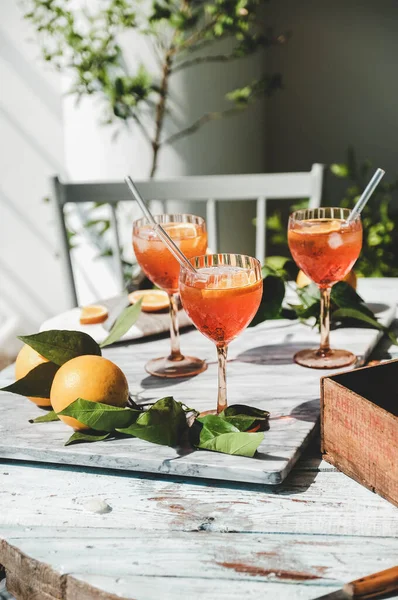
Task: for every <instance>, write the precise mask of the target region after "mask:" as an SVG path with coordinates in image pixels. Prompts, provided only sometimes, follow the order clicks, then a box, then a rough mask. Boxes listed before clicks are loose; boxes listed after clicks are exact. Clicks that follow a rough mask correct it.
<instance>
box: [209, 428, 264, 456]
mask: <svg viewBox="0 0 398 600" xmlns="http://www.w3.org/2000/svg"><path fill="white" fill-rule="evenodd" d="M263 439H264V434H263V433H262V432H259V433H246V432H242V431H238V432H237V433H235V432H234V433H223V434H221V435H217V436H215V437H213V438H211V439H208V440H206V441H204V442H203V443H202V442H201V443H200V445H199V446H198V448H201V449H202V450H212V451H213V452H222V453H223V454H237V455H239V456H248V457H250V458H252V457H253V456H254V454H255V453H256V451H257V448H258V447H259V445H260V444H261V442H262V441H263Z"/></svg>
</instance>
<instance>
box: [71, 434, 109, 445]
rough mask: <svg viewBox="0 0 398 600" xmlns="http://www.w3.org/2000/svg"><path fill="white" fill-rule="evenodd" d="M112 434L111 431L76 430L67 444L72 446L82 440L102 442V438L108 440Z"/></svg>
mask: <svg viewBox="0 0 398 600" xmlns="http://www.w3.org/2000/svg"><path fill="white" fill-rule="evenodd" d="M110 435H111V434H110V433H101V434H100V433H91V432H87V431H75V433H73V434H72V435H71V436H70V438H69V439H68V441H67V442H65V446H70V445H71V444H80V443H82V442H101V441H102V440H106V439H107V438H108V437H109V436H110Z"/></svg>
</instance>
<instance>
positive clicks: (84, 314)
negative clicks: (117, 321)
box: [80, 304, 108, 325]
mask: <svg viewBox="0 0 398 600" xmlns="http://www.w3.org/2000/svg"><path fill="white" fill-rule="evenodd" d="M107 318H108V309H107V308H106V307H105V306H102V305H101V304H95V305H92V306H83V307H82V309H81V313H80V324H81V325H94V323H102V322H103V321H105V320H106V319H107Z"/></svg>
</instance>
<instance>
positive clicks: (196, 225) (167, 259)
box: [133, 215, 207, 294]
mask: <svg viewBox="0 0 398 600" xmlns="http://www.w3.org/2000/svg"><path fill="white" fill-rule="evenodd" d="M167 216H170V217H173V215H167ZM174 216H177V215H174ZM179 216H181V217H183V216H184V215H179ZM187 216H188V215H187ZM190 216H191V215H190ZM155 218H156V217H155ZM196 219H197V222H183V221H182V222H178V221H170V222H165V223H162V227H163V229H164V230H165V231H166V232H167V233H168V234H169V236H170V237H171V238H172V239H173V240H174V242H175V243H176V244H177V246H178V247H179V248H180V250H181V251H182V253H183V254H185V256H186V257H187V258H192V257H193V256H200V255H201V254H205V253H206V250H207V232H206V227H205V223H204V221H203V219H201V218H200V217H197V218H196ZM141 222H145V220H144V219H140V221H138V222H137V221H136V224H135V227H134V233H133V247H134V252H135V256H136V258H137V261H138V263H139V264H140V266H141V268H142V270H143V271H144V273H145V275H146V276H147V277H148V278H149V279H150V280H151V281H152V282H153V283H154V284H155V285H157V286H158V287H160V288H162V289H163V290H165V291H166V292H168V293H169V294H175V293H177V292H178V278H179V275H180V265H179V263H178V262H177V260H176V259H175V258H174V256H173V255H172V254H171V252H170V250H169V249H168V248H167V246H165V244H164V242H163V241H162V240H161V239H159V237H158V236H157V235H156V233H155V232H154V231H153V229H152V228H151V226H150V225H147V224H144V223H142V224H141Z"/></svg>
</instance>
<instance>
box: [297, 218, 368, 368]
mask: <svg viewBox="0 0 398 600" xmlns="http://www.w3.org/2000/svg"><path fill="white" fill-rule="evenodd" d="M350 214H351V211H350V210H349V209H348V208H328V207H325V208H312V209H307V210H298V211H296V212H294V213H293V214H292V215H291V216H290V218H289V225H288V242H289V248H290V252H291V253H292V256H293V258H294V260H295V262H296V264H297V265H298V267H300V269H301V270H302V271H304V273H305V274H306V275H307V276H308V277H309V278H310V279H312V281H313V282H314V283H316V284H317V286H318V287H319V289H320V293H321V318H320V323H321V344H320V347H319V348H318V349H317V350H310V349H309V350H301V351H300V352H297V354H295V356H294V360H295V362H296V363H298V364H299V365H302V366H304V367H310V368H313V369H333V368H339V367H345V366H347V365H350V364H352V363H353V362H354V361H355V360H356V356H355V354H353V353H352V352H349V351H348V350H332V349H331V348H330V343H329V330H330V293H331V289H332V286H333V285H334V284H335V283H337V282H338V281H341V280H342V279H343V278H344V277H345V276H346V275H347V273H349V271H350V270H351V269H352V267H353V266H354V264H355V261H356V260H357V258H358V256H359V254H360V252H361V247H362V224H361V218H360V215H359V213H354V214H353V215H352V217H351V218H350V219H349V217H350Z"/></svg>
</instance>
